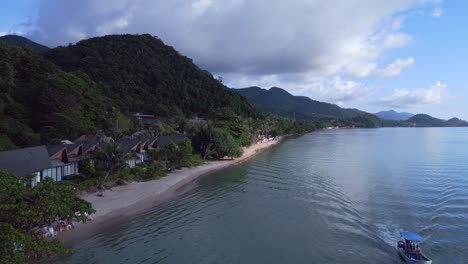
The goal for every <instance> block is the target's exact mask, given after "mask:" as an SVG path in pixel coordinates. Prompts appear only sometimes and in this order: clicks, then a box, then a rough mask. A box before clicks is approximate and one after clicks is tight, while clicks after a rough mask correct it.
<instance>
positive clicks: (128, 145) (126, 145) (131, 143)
mask: <svg viewBox="0 0 468 264" xmlns="http://www.w3.org/2000/svg"><path fill="white" fill-rule="evenodd" d="M143 142H144V140H141V139H139V138H132V139H124V140H121V141H119V144H120V145H121V146H122V148H123V149H124V150H125V151H130V150H131V149H132V148H133V147H135V146H136V145H138V144H140V143H143Z"/></svg>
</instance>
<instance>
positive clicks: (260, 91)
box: [233, 86, 366, 120]
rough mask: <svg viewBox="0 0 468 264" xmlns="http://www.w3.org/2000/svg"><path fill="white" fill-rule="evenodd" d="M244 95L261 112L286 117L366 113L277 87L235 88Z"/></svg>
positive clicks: (348, 115) (345, 115)
mask: <svg viewBox="0 0 468 264" xmlns="http://www.w3.org/2000/svg"><path fill="white" fill-rule="evenodd" d="M233 90H235V91H236V92H238V93H240V94H242V95H244V96H246V97H247V98H248V99H249V100H250V101H251V102H252V103H253V104H254V105H255V107H256V108H257V109H258V110H259V111H261V112H269V113H273V114H277V115H279V116H283V117H287V118H298V119H305V120H307V119H317V118H329V119H333V118H354V117H357V116H360V115H364V114H366V112H364V111H361V110H358V109H346V108H341V107H339V106H337V105H335V104H330V103H324V102H320V101H316V100H313V99H311V98H309V97H306V96H294V95H292V94H290V93H289V92H287V91H286V90H284V89H282V88H279V87H271V88H270V89H264V88H260V87H258V86H252V87H246V88H235V89H233Z"/></svg>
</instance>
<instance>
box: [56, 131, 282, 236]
mask: <svg viewBox="0 0 468 264" xmlns="http://www.w3.org/2000/svg"><path fill="white" fill-rule="evenodd" d="M280 140H281V139H280ZM280 140H270V141H265V142H262V143H258V144H254V145H252V146H250V147H247V148H244V153H243V155H242V157H240V158H237V159H233V160H223V161H208V162H206V163H205V164H203V165H201V166H198V167H193V168H183V169H180V170H176V171H174V172H172V173H170V174H169V175H167V176H166V177H163V178H160V179H157V180H153V181H148V182H132V183H129V184H127V185H124V186H118V187H114V188H112V190H107V191H105V192H104V196H103V197H99V196H97V195H96V194H85V195H83V196H82V198H83V199H85V200H87V201H88V202H91V203H92V205H93V208H94V209H95V210H96V213H95V214H93V215H92V217H93V218H94V220H93V221H90V222H87V223H85V224H79V225H77V227H76V228H75V229H74V230H70V231H68V232H64V233H62V234H61V235H60V236H59V238H60V239H62V240H63V241H64V242H65V243H66V244H69V245H73V244H75V243H76V242H78V241H80V240H82V239H86V238H87V237H89V236H91V235H93V234H95V233H97V232H99V230H102V229H103V228H109V227H111V226H113V225H114V224H116V223H117V222H122V220H124V219H126V218H128V217H131V216H133V215H136V214H138V213H141V212H144V211H146V210H147V209H149V208H152V207H154V206H157V205H158V204H160V203H161V202H163V201H167V200H169V199H171V198H173V197H175V196H177V195H178V194H180V192H179V191H178V190H180V189H181V188H182V187H184V186H185V185H187V184H188V183H191V182H193V181H194V180H196V179H198V178H199V177H200V176H202V175H205V174H208V173H210V172H214V171H216V170H220V169H223V168H226V167H228V166H231V165H234V164H238V163H240V162H243V161H245V160H247V159H249V158H251V157H253V156H255V155H256V154H258V153H260V152H261V151H262V150H265V149H267V148H269V147H271V146H273V145H276V144H277V143H278V142H279V141H280Z"/></svg>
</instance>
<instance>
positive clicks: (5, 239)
mask: <svg viewBox="0 0 468 264" xmlns="http://www.w3.org/2000/svg"><path fill="white" fill-rule="evenodd" d="M26 182H28V179H21V180H18V176H17V175H14V174H11V173H8V172H5V171H2V170H0V201H1V203H0V243H1V244H0V263H2V264H3V263H5V264H6V263H12V264H13V263H27V261H28V260H35V259H40V258H44V257H49V256H55V255H56V254H60V253H66V252H68V250H67V248H65V247H64V246H62V245H61V244H60V242H59V241H58V240H50V239H47V238H46V237H45V236H44V234H45V232H43V231H44V230H43V229H47V231H48V228H49V227H52V226H53V225H55V224H57V223H58V222H59V221H61V220H70V221H71V220H74V221H80V222H85V221H87V220H88V219H87V218H86V217H85V214H86V213H93V212H94V210H93V209H92V207H91V204H90V203H88V202H86V201H84V200H82V199H80V198H79V197H78V196H76V186H75V185H74V184H73V183H71V182H63V183H59V184H57V183H56V182H54V181H53V180H52V179H50V178H49V179H45V180H44V181H43V182H41V183H39V184H38V185H37V186H36V187H35V188H31V186H30V184H26ZM44 224H45V226H44Z"/></svg>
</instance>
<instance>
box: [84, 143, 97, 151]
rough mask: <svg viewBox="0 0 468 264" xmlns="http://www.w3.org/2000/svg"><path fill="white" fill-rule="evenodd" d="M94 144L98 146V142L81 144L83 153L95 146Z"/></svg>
mask: <svg viewBox="0 0 468 264" xmlns="http://www.w3.org/2000/svg"><path fill="white" fill-rule="evenodd" d="M96 144H99V141H97V140H88V141H85V142H83V153H85V152H88V151H89V150H90V149H91V148H93V147H94V146H96Z"/></svg>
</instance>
